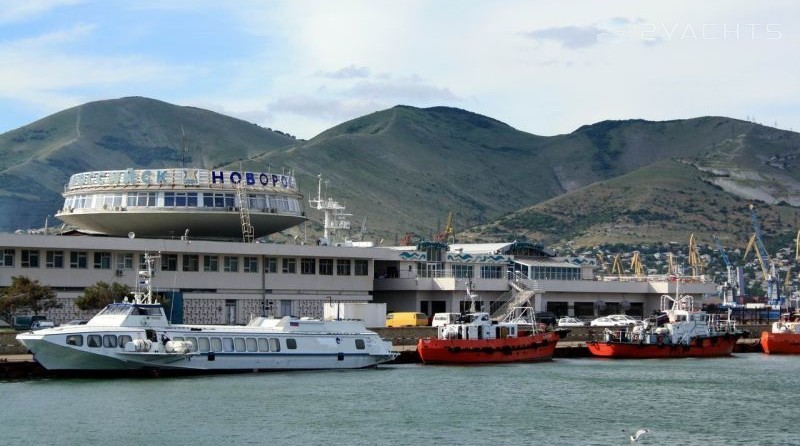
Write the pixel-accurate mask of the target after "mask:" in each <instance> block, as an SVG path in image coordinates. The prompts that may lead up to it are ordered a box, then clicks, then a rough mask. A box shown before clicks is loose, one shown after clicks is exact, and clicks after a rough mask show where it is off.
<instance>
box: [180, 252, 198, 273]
mask: <svg viewBox="0 0 800 446" xmlns="http://www.w3.org/2000/svg"><path fill="white" fill-rule="evenodd" d="M183 270H184V271H200V256H198V255H197V254H184V255H183Z"/></svg>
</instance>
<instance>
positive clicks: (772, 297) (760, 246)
mask: <svg viewBox="0 0 800 446" xmlns="http://www.w3.org/2000/svg"><path fill="white" fill-rule="evenodd" d="M750 220H751V222H752V225H753V235H751V236H750V240H749V241H748V242H747V248H746V249H745V251H744V256H743V257H742V261H744V260H746V259H747V254H749V253H750V250H751V249H752V250H753V251H754V252H755V254H756V258H757V259H758V264H759V266H760V267H761V274H762V277H763V278H764V289H765V291H766V292H767V300H768V303H769V304H770V305H781V304H782V303H783V302H782V300H783V299H782V298H781V297H780V283H779V282H780V281H779V280H778V276H777V272H776V269H775V264H774V263H773V262H772V259H771V258H770V257H769V254H768V253H767V249H766V248H765V247H764V242H763V241H762V240H761V225H760V224H759V223H758V214H757V213H756V210H755V207H754V206H753V205H752V204H751V205H750Z"/></svg>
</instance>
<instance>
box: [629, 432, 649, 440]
mask: <svg viewBox="0 0 800 446" xmlns="http://www.w3.org/2000/svg"><path fill="white" fill-rule="evenodd" d="M649 432H650V430H649V429H639V430H638V431H636V433H635V434H633V435H631V443H636V442H637V441H639V438H641V437H642V435H644V434H647V433H649Z"/></svg>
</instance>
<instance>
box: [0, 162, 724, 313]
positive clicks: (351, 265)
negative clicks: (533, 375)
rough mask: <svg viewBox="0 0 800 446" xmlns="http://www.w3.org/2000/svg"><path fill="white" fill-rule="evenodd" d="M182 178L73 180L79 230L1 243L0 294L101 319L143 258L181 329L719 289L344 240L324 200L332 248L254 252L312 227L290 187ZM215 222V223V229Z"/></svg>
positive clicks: (643, 308)
mask: <svg viewBox="0 0 800 446" xmlns="http://www.w3.org/2000/svg"><path fill="white" fill-rule="evenodd" d="M182 170H186V169H167V170H165V172H167V171H168V173H164V174H159V173H158V172H155V173H148V174H145V172H148V171H138V170H132V169H128V170H125V171H103V172H88V173H82V174H77V175H73V177H72V178H71V180H70V184H69V185H68V187H67V189H66V192H65V198H66V200H65V205H64V207H63V208H62V209H61V211H60V212H59V214H57V216H58V217H59V218H62V219H63V220H64V221H69V222H70V223H71V224H72V225H74V226H76V227H78V228H80V229H83V230H84V231H80V232H75V231H73V232H70V233H64V234H57V235H55V234H50V233H47V234H12V233H6V234H0V287H6V286H9V285H10V284H11V281H12V277H16V276H27V277H29V278H31V279H35V280H38V281H39V282H40V283H41V284H43V285H48V286H50V287H51V288H52V289H53V290H54V291H55V292H56V293H57V299H58V301H59V303H60V304H61V307H60V308H56V309H52V310H48V311H47V313H46V316H47V317H48V318H49V319H51V320H53V321H54V322H56V323H64V322H66V321H69V320H72V319H87V318H89V317H91V316H92V315H93V312H83V311H81V310H79V309H78V308H77V307H76V306H75V305H74V300H75V298H76V297H78V296H80V295H82V294H83V292H84V290H85V289H86V288H87V287H89V286H92V285H94V284H96V283H97V282H101V281H102V282H106V283H109V284H110V283H113V282H117V283H120V284H123V285H128V286H129V287H131V288H134V287H136V285H137V283H136V281H137V280H138V279H137V277H138V275H137V270H138V269H139V268H140V267H141V265H142V262H143V258H144V255H145V253H149V254H155V253H158V254H159V256H160V262H159V264H158V265H157V270H156V274H155V276H154V277H153V279H152V285H153V288H154V291H156V292H157V293H158V294H160V295H162V296H164V297H166V298H167V299H169V301H170V302H171V304H172V305H171V310H170V312H171V314H170V316H171V318H172V320H173V321H174V322H185V323H197V324H245V323H247V322H248V321H249V320H250V319H251V318H252V317H255V316H260V315H262V314H264V315H274V316H284V315H295V316H309V317H322V316H323V307H324V304H325V303H333V302H364V303H369V302H374V303H385V304H386V308H387V310H388V311H420V312H423V313H426V314H428V315H433V314H434V313H437V312H459V311H462V310H465V309H466V306H468V305H469V303H468V301H467V299H466V298H465V290H466V284H467V282H468V281H470V282H471V283H472V288H473V290H475V291H476V292H477V293H478V294H479V296H480V303H479V305H481V306H484V308H488V309H489V311H491V312H492V313H497V314H499V313H500V312H502V310H503V306H504V305H506V306H508V305H512V304H513V305H519V304H527V303H529V304H530V305H532V306H533V307H534V308H535V309H536V311H550V312H553V313H554V314H556V315H558V316H561V315H570V316H576V317H580V318H585V319H591V318H594V317H597V316H601V315H606V314H618V313H627V314H630V315H632V316H638V317H646V316H647V315H649V314H650V313H652V312H653V310H656V309H657V308H659V305H660V296H661V295H663V294H670V295H673V294H675V293H676V292H678V291H679V292H680V293H681V294H692V295H694V296H695V297H697V298H702V297H703V296H705V295H710V294H713V293H715V292H716V286H715V285H714V284H713V283H711V282H710V281H707V280H705V278H703V277H694V278H689V279H682V280H681V281H677V280H675V278H674V277H668V276H658V277H653V276H649V277H627V278H626V277H618V276H615V277H601V276H597V275H596V267H595V266H594V265H593V263H592V262H588V261H584V260H582V259H578V258H559V257H556V256H554V255H553V254H552V253H549V252H548V251H547V250H546V249H545V248H544V247H543V246H541V245H538V244H533V243H528V242H510V243H494V244H471V245H470V244H444V243H437V242H420V243H418V244H417V245H416V246H403V247H380V246H379V247H375V246H370V244H366V243H362V244H359V243H349V242H346V241H342V242H336V241H335V234H334V231H335V230H336V229H344V228H346V227H347V222H346V219H345V216H346V214H344V212H343V211H344V207H343V206H341V205H339V204H338V203H337V202H335V201H333V200H331V199H323V198H322V197H321V190H320V194H319V195H318V197H316V198H315V199H313V200H310V204H311V205H312V207H313V208H314V209H316V210H319V211H322V212H324V214H325V229H326V234H325V236H324V237H322V238H321V239H320V240H318V241H317V242H315V243H310V244H275V243H258V242H257V241H256V242H254V241H253V240H254V237H253V236H254V235H256V237H257V236H258V235H263V234H266V233H271V232H276V231H277V230H281V229H284V228H285V227H287V225H288V226H291V225H293V224H298V223H300V222H302V221H304V220H305V219H306V216H305V212H304V211H303V210H302V209H301V203H302V197H301V196H300V194H299V192H297V187H296V183H295V180H294V178H293V177H291V176H288V175H286V174H281V175H274V174H271V173H250V172H241V173H239V172H235V173H232V172H229V173H221V172H214V171H211V172H209V171H203V172H194V173H192V172H188V173H187V172H183V171H182ZM142 194H144V197H145V200H144V201H141V202H140V201H139V197H140V196H142ZM150 194H152V201H150V197H151V195H150ZM193 194H194V195H193ZM217 195H219V196H220V197H222V198H221V200H223V201H222V204H223V205H221V206H217V202H216V197H217ZM179 196H180V197H184V198H182V199H179V198H177V197H179ZM109 197H110V198H109ZM226 197H227V198H226ZM109 200H111V201H110V202H109ZM225 200H228V201H225ZM109 203H110V204H109ZM118 203H119V205H118ZM273 205H274V206H273ZM123 208H124V209H123ZM134 215H135V218H134ZM148 216H149V217H152V218H148ZM256 216H257V218H256ZM209 218H211V219H213V220H214V221H215V223H214V224H212V225H209V224H208V223H207V219H209ZM215 227H216V228H218V229H219V231H218V232H216V233H215V232H214V228H215ZM329 230H330V231H331V232H328V231H329ZM46 232H49V231H46ZM142 234H144V236H142ZM234 234H238V236H239V238H238V240H233V239H232V237H233V236H234ZM248 235H249V237H248ZM678 287H680V288H678Z"/></svg>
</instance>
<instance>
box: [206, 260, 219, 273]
mask: <svg viewBox="0 0 800 446" xmlns="http://www.w3.org/2000/svg"><path fill="white" fill-rule="evenodd" d="M203 271H205V272H207V273H209V272H217V271H219V257H217V256H203Z"/></svg>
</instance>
